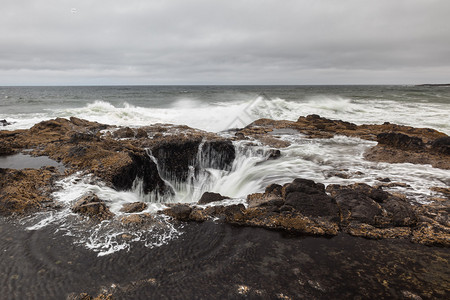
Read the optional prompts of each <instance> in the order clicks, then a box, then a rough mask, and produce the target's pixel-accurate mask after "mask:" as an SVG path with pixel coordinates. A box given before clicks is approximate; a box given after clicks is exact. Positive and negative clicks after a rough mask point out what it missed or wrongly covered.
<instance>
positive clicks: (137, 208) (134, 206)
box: [120, 202, 148, 213]
mask: <svg viewBox="0 0 450 300" xmlns="http://www.w3.org/2000/svg"><path fill="white" fill-rule="evenodd" d="M147 207H148V205H147V204H146V203H144V202H133V203H126V204H124V205H123V206H122V208H121V209H120V211H121V212H124V213H136V212H141V211H143V210H145V209H146V208H147Z"/></svg>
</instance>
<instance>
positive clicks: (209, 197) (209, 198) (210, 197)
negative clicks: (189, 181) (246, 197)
mask: <svg viewBox="0 0 450 300" xmlns="http://www.w3.org/2000/svg"><path fill="white" fill-rule="evenodd" d="M225 199H230V198H229V197H226V196H222V195H221V194H219V193H211V192H205V193H203V195H202V197H201V198H200V200H198V204H208V203H211V202H216V201H222V200H225Z"/></svg>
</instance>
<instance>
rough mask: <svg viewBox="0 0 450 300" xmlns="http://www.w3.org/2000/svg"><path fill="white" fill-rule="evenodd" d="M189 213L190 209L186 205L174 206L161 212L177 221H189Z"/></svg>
mask: <svg viewBox="0 0 450 300" xmlns="http://www.w3.org/2000/svg"><path fill="white" fill-rule="evenodd" d="M191 211H192V207H190V206H189V205H187V204H175V205H174V206H172V207H169V208H167V209H165V210H163V211H162V213H163V214H165V215H168V216H169V217H172V218H174V219H176V220H179V221H189V220H190V218H189V215H190V214H191Z"/></svg>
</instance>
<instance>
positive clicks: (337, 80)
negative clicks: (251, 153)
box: [0, 0, 450, 86]
mask: <svg viewBox="0 0 450 300" xmlns="http://www.w3.org/2000/svg"><path fill="white" fill-rule="evenodd" d="M99 2H100V1H95V2H93V1H87V0H80V1H72V0H71V1H61V0H60V1H56V0H49V1H30V0H24V1H20V2H19V1H12V0H5V1H4V3H2V11H3V13H2V19H1V20H0V45H1V50H0V51H1V56H0V85H3V86H5V85H162V84H164V85H171V84H173V85H189V84H195V85H210V84H211V85H215V84H217V85H222V84H223V85H232V84H243V85H246V84H275V85H276V84H299V85H308V84H420V83H448V82H450V79H449V77H450V49H449V48H450V47H449V46H448V45H449V41H448V39H449V37H450V22H449V21H448V13H449V12H450V1H444V0H427V1H425V0H398V1H388V0H381V1H376V2H375V1H370V2H369V1H360V0H343V1H331V0H300V1H294V0H287V1H273V0H271V1H261V0H260V1H256V0H247V1H206V0H184V1H183V0H172V1H163V0H157V1H133V0H130V1H127V2H123V1H118V0H111V1H101V2H102V3H99Z"/></svg>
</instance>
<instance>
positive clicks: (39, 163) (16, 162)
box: [0, 153, 65, 172]
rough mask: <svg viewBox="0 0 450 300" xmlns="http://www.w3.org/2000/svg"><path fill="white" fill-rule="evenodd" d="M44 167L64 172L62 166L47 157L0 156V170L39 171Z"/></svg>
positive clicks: (18, 154)
mask: <svg viewBox="0 0 450 300" xmlns="http://www.w3.org/2000/svg"><path fill="white" fill-rule="evenodd" d="M46 166H50V167H56V168H57V169H58V170H59V171H60V172H63V171H64V170H65V168H64V165H63V164H61V163H59V162H57V161H54V160H53V159H50V158H48V157H47V156H31V155H27V154H23V153H17V154H13V155H7V156H0V168H4V169H17V170H22V169H27V168H29V169H39V168H41V167H46Z"/></svg>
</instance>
